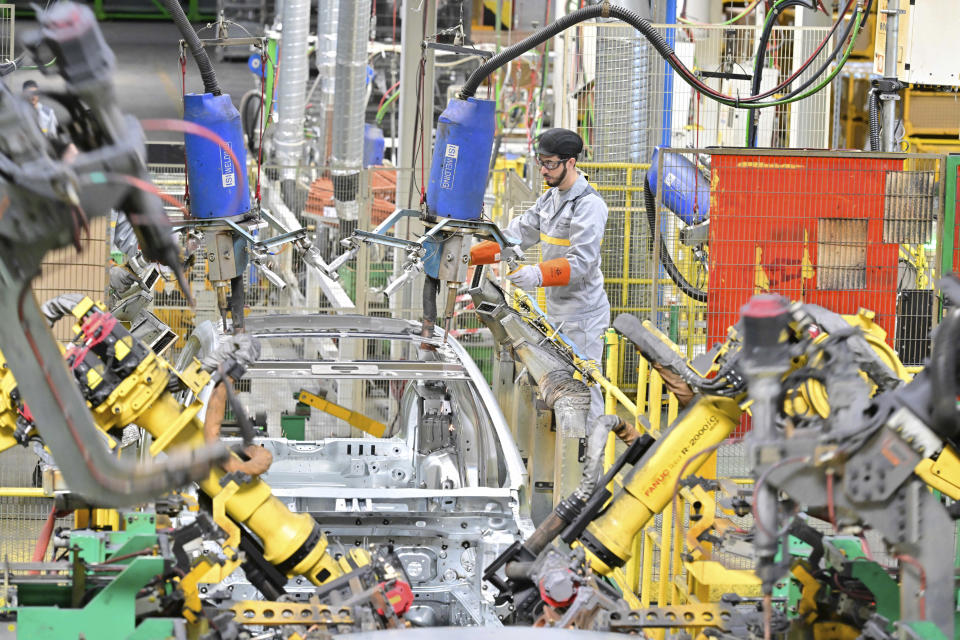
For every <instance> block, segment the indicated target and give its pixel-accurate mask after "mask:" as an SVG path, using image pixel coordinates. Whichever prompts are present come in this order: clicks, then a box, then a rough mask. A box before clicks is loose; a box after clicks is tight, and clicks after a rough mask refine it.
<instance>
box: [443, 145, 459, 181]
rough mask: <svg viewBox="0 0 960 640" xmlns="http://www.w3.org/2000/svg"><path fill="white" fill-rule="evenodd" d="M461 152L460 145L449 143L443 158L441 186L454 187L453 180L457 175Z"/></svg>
mask: <svg viewBox="0 0 960 640" xmlns="http://www.w3.org/2000/svg"><path fill="white" fill-rule="evenodd" d="M459 154H460V147H459V146H458V145H455V144H448V145H447V150H446V153H444V154H443V155H444V158H443V168H442V169H441V170H440V188H441V189H452V188H453V180H454V178H455V177H456V175H457V156H458V155H459Z"/></svg>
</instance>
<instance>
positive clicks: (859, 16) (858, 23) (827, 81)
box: [728, 0, 863, 143]
mask: <svg viewBox="0 0 960 640" xmlns="http://www.w3.org/2000/svg"><path fill="white" fill-rule="evenodd" d="M780 1H781V2H783V0H780ZM862 22H863V11H862V10H861V9H859V8H858V9H857V17H856V22H854V24H853V32H852V33H851V35H850V44H848V45H847V49H846V51H844V52H843V57H842V58H840V62H838V63H837V66H836V67H834V68H833V71H831V72H830V73H828V74H827V76H826V77H825V78H824V79H823V80H822V81H821V82H820V84H818V85H816V86H814V87H811V88H810V89H807V90H806V91H804V92H803V93H801V94H799V95H796V96H793V97H792V98H786V99H784V100H775V101H772V102H765V103H762V104H757V105H751V104H741V105H737V104H735V103H730V102H728V104H729V105H730V106H735V107H740V108H741V109H762V108H764V107H768V106H780V105H784V104H790V103H791V102H796V101H798V100H803V99H804V98H809V97H810V96H812V95H814V94H815V93H819V92H820V91H821V90H822V89H823V88H824V87H825V86H827V85H828V84H830V82H832V81H833V79H834V78H836V77H837V74H838V73H840V70H841V69H843V65H845V64H846V63H847V59H848V58H849V57H850V54H851V53H853V45H854V43H855V42H856V40H857V36H859V35H860V27H861V26H862ZM748 143H749V141H748Z"/></svg>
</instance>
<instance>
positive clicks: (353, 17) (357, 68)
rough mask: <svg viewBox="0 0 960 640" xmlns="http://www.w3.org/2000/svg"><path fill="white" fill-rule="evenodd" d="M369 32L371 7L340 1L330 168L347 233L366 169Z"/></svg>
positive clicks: (356, 212) (357, 207)
mask: <svg viewBox="0 0 960 640" xmlns="http://www.w3.org/2000/svg"><path fill="white" fill-rule="evenodd" d="M369 31H370V3H369V2H356V0H340V15H339V21H338V29H337V64H336V69H337V72H336V95H335V96H334V100H333V152H332V158H331V162H330V164H331V168H332V177H333V201H334V205H335V206H336V208H337V216H338V217H339V218H340V221H341V231H342V232H345V233H350V232H352V231H353V228H355V227H356V221H357V219H358V218H359V213H360V205H359V204H358V202H357V192H358V191H359V187H360V170H361V169H362V167H363V124H364V121H365V119H366V104H365V100H366V82H367V42H368V40H369ZM344 223H345V224H344Z"/></svg>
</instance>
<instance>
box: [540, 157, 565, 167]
mask: <svg viewBox="0 0 960 640" xmlns="http://www.w3.org/2000/svg"><path fill="white" fill-rule="evenodd" d="M566 161H567V159H564V160H543V159H541V158H540V156H537V164H538V165H540V166H541V167H546V168H547V171H553V170H554V169H557V168H559V167H561V166H562V165H563V163H564V162H566Z"/></svg>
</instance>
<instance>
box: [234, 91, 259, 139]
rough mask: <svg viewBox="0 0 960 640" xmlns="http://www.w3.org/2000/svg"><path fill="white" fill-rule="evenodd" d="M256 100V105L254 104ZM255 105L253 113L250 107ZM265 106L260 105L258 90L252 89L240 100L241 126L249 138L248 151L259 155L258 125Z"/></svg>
mask: <svg viewBox="0 0 960 640" xmlns="http://www.w3.org/2000/svg"><path fill="white" fill-rule="evenodd" d="M254 100H256V103H254ZM251 105H255V106H254V109H253V111H252V113H251V109H250V106H251ZM262 107H263V105H261V104H260V92H259V91H257V90H256V89H250V90H249V91H247V92H246V93H245V94H243V97H242V98H240V108H239V109H238V110H239V111H240V126H241V128H242V129H243V133H244V134H245V135H246V137H247V149H248V150H249V151H250V153H254V154H255V153H257V149H258V146H259V144H260V136H259V133H260V132H259V130H258V125H259V124H260V110H261V109H262Z"/></svg>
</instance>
